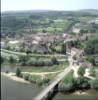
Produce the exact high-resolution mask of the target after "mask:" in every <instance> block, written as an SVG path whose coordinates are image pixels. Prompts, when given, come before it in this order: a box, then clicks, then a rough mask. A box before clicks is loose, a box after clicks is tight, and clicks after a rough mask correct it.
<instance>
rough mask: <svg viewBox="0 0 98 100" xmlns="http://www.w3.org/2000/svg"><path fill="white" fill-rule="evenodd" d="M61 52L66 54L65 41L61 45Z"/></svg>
mask: <svg viewBox="0 0 98 100" xmlns="http://www.w3.org/2000/svg"><path fill="white" fill-rule="evenodd" d="M61 53H63V54H66V43H63V44H62V45H61Z"/></svg>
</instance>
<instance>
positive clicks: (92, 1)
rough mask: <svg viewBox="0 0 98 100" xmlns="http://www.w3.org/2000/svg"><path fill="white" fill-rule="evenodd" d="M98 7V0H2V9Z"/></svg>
mask: <svg viewBox="0 0 98 100" xmlns="http://www.w3.org/2000/svg"><path fill="white" fill-rule="evenodd" d="M80 9H98V0H1V11H16V10H80Z"/></svg>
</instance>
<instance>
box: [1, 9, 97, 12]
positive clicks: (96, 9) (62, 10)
mask: <svg viewBox="0 0 98 100" xmlns="http://www.w3.org/2000/svg"><path fill="white" fill-rule="evenodd" d="M82 10H98V9H78V10H50V9H28V10H8V11H1V13H5V12H26V11H58V12H59V11H65V12H67V11H69V12H70V11H72V12H75V11H82Z"/></svg>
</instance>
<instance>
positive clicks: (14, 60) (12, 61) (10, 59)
mask: <svg viewBox="0 0 98 100" xmlns="http://www.w3.org/2000/svg"><path fill="white" fill-rule="evenodd" d="M8 61H9V62H10V63H15V62H16V59H15V58H14V57H13V56H10V57H9V60H8Z"/></svg>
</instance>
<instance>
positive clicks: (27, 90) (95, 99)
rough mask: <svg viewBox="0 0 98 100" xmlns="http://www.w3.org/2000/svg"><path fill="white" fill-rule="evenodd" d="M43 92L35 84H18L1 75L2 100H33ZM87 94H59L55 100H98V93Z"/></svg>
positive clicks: (6, 68)
mask: <svg viewBox="0 0 98 100" xmlns="http://www.w3.org/2000/svg"><path fill="white" fill-rule="evenodd" d="M16 67H17V66H14V65H7V66H6V65H3V66H1V71H6V70H8V71H10V72H15V71H16ZM18 67H19V66H18ZM41 90H42V88H41V87H39V86H37V85H35V84H24V83H20V82H16V81H13V80H11V79H9V78H8V77H5V76H3V75H1V100H33V98H34V97H35V96H36V95H38V94H39V93H40V92H41ZM87 93H88V95H82V96H80V95H79V96H78V95H75V94H69V95H68V94H61V93H58V94H57V95H56V96H55V97H54V98H53V100H83V99H84V100H98V91H95V90H88V91H87Z"/></svg>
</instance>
